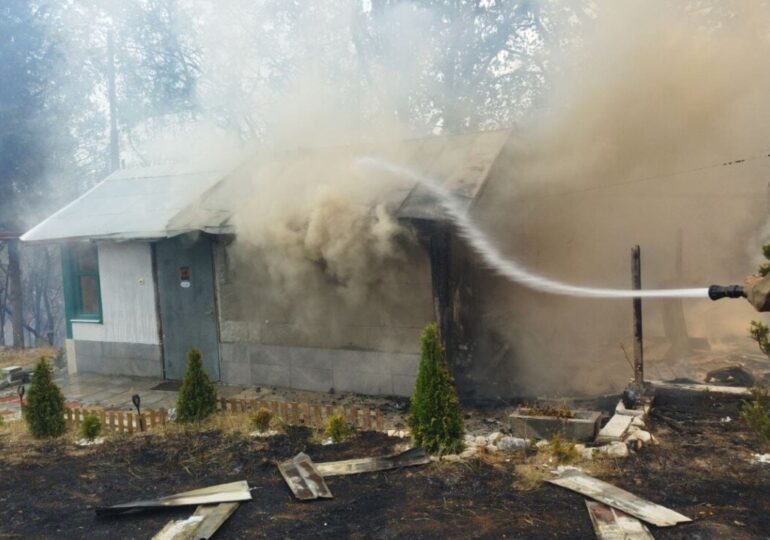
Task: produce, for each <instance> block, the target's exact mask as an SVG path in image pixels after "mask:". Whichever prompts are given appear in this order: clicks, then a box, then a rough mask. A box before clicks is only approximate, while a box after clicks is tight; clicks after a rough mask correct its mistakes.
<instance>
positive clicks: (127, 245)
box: [72, 242, 160, 344]
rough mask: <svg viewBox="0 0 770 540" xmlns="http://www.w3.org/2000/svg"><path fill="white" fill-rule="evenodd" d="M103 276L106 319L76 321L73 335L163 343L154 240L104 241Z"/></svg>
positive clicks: (100, 261)
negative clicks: (159, 325) (158, 312)
mask: <svg viewBox="0 0 770 540" xmlns="http://www.w3.org/2000/svg"><path fill="white" fill-rule="evenodd" d="M99 280H100V285H101V292H102V315H103V322H102V323H101V324H98V323H90V322H73V323H72V337H73V339H75V340H83V341H108V342H113V343H149V344H159V343H160V341H159V339H158V320H157V316H156V311H155V285H154V282H153V279H152V252H151V249H150V244H149V243H146V242H122V243H100V244H99Z"/></svg>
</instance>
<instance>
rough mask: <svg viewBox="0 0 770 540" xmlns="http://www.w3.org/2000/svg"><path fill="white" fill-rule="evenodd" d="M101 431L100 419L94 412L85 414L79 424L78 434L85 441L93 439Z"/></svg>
mask: <svg viewBox="0 0 770 540" xmlns="http://www.w3.org/2000/svg"><path fill="white" fill-rule="evenodd" d="M101 433H102V421H101V420H99V417H98V416H96V415H95V414H87V415H86V417H85V418H83V423H82V424H81V425H80V434H81V435H82V436H83V438H84V439H86V440H87V441H93V440H94V439H96V438H97V437H98V436H99V435H100V434H101Z"/></svg>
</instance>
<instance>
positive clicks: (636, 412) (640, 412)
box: [615, 401, 646, 417]
mask: <svg viewBox="0 0 770 540" xmlns="http://www.w3.org/2000/svg"><path fill="white" fill-rule="evenodd" d="M615 413H616V414H623V415H626V416H636V417H643V416H644V415H645V414H646V412H645V411H644V409H641V408H640V409H626V406H625V405H623V402H622V401H618V404H617V406H616V407H615Z"/></svg>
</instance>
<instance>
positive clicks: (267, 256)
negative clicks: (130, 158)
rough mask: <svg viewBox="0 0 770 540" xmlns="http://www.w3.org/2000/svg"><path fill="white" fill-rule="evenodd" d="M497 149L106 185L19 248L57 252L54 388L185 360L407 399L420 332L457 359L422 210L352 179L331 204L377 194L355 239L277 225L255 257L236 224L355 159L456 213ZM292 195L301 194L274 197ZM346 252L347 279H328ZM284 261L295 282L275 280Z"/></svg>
mask: <svg viewBox="0 0 770 540" xmlns="http://www.w3.org/2000/svg"><path fill="white" fill-rule="evenodd" d="M507 138H508V132H507V131H492V132H484V133H475V134H467V135H459V136H452V137H432V138H426V139H414V140H407V141H400V142H397V143H382V144H368V145H359V146H345V147H327V148H310V149H301V150H292V151H283V152H275V153H271V154H267V153H260V154H258V155H255V156H252V157H251V158H250V159H248V160H245V161H244V162H243V163H241V164H239V165H238V166H236V167H234V168H233V169H232V170H230V171H222V170H201V169H200V168H192V167H184V166H180V165H161V166H153V167H146V168H136V169H122V170H118V171H116V172H114V173H113V174H111V175H110V176H108V177H107V178H106V179H104V180H103V181H102V182H101V183H99V184H98V185H96V186H95V187H94V188H92V189H91V190H90V191H88V192H86V193H85V194H84V195H82V196H81V197H80V198H78V199H76V200H75V201H73V202H72V203H70V204H69V205H67V206H65V207H64V208H62V209H60V210H59V211H58V212H56V213H55V214H53V215H52V216H50V217H49V218H48V219H46V220H45V221H43V222H42V223H40V224H39V225H37V226H36V227H34V228H33V229H31V230H30V231H28V232H27V233H26V234H24V235H23V237H22V240H23V241H24V242H45V243H57V244H60V245H61V248H62V265H63V276H64V290H65V303H66V313H67V341H66V349H67V359H68V368H69V370H70V371H71V372H99V373H106V374H114V375H135V376H148V377H163V378H165V379H171V380H175V379H180V378H181V377H182V374H183V372H184V369H185V358H186V352H187V350H188V349H190V348H191V347H197V348H198V349H200V350H201V351H202V354H203V359H204V364H205V367H206V370H207V371H208V373H209V375H210V376H211V377H212V379H213V380H217V381H221V382H223V383H229V384H250V385H275V386H283V387H291V388H297V389H308V390H320V391H328V390H329V389H331V388H334V389H336V390H339V391H354V392H361V393H369V394H385V395H402V396H406V395H409V394H410V393H411V391H412V387H413V382H414V378H415V375H416V370H417V363H418V359H419V335H420V332H421V329H422V328H423V327H424V325H425V324H426V323H427V322H429V321H431V320H438V321H439V323H440V326H441V329H442V336H443V339H444V341H445V344H446V347H447V351H448V352H449V355H450V361H451V359H452V358H453V357H454V356H456V354H457V355H459V354H461V353H462V351H464V350H467V348H468V346H467V344H466V343H465V341H466V340H467V339H468V338H467V332H468V327H467V325H466V324H465V317H466V313H467V312H466V306H465V301H466V298H465V296H467V292H468V290H469V287H468V286H467V284H464V283H463V281H462V280H463V276H465V275H466V272H464V271H459V269H461V268H462V267H463V266H468V265H473V264H474V263H473V260H472V259H473V258H472V257H469V256H468V251H467V248H465V247H464V244H463V242H462V241H460V240H458V239H457V238H456V236H455V234H453V228H452V225H451V223H450V222H449V220H447V219H446V216H445V215H444V213H443V211H442V209H441V207H440V205H439V204H438V203H437V202H436V201H435V200H434V199H433V198H432V197H431V196H430V194H429V193H428V192H427V191H426V190H425V189H424V188H423V187H422V186H420V185H419V184H418V183H416V182H414V181H410V180H408V179H406V180H405V179H393V178H390V179H388V180H387V181H385V180H383V179H375V178H372V177H373V176H376V173H374V172H372V171H365V170H358V171H357V172H355V174H354V176H355V181H354V182H350V183H349V185H348V186H347V187H346V189H348V190H349V191H356V190H358V191H361V190H362V188H361V186H362V182H372V185H376V186H377V188H376V189H369V188H368V187H366V188H365V189H363V191H366V192H367V193H368V194H371V193H374V194H375V195H374V196H373V198H372V197H369V198H368V199H362V200H365V201H366V204H368V205H369V207H370V208H372V209H374V210H372V211H371V212H369V213H368V214H367V216H370V214H376V215H375V217H374V218H371V217H366V219H369V220H370V222H371V223H370V224H371V227H370V228H369V229H367V230H366V231H363V229H361V230H359V229H357V228H356V227H358V225H357V223H358V222H356V221H355V220H350V221H348V222H345V221H342V222H341V223H342V226H340V225H339V222H338V223H337V228H336V229H335V228H328V227H327V228H322V227H316V226H315V225H314V224H313V223H311V224H310V226H309V227H308V226H307V224H305V225H303V224H302V223H298V222H297V220H296V219H289V220H287V222H286V223H285V224H283V225H282V227H281V228H280V231H279V232H280V234H281V235H283V236H281V238H284V237H289V238H290V239H292V242H288V243H286V244H277V245H272V246H265V245H264V242H262V241H261V238H262V236H261V235H264V234H272V235H273V236H274V237H275V236H276V235H277V233H276V230H275V228H273V229H271V230H269V231H268V230H266V228H265V225H264V223H262V222H259V223H258V225H259V226H253V227H251V228H250V223H252V221H253V219H255V218H258V217H260V216H264V215H269V214H270V213H271V212H272V211H274V210H275V208H276V207H279V206H281V205H283V206H285V207H286V208H291V207H292V204H293V203H294V202H295V201H292V200H291V199H292V198H291V197H289V200H286V197H284V200H282V201H277V200H273V199H272V197H274V193H275V190H274V189H273V188H274V187H275V186H285V187H286V186H288V187H286V189H284V194H285V193H287V192H288V193H289V194H290V195H292V190H296V193H295V195H296V198H297V199H299V198H300V192H301V191H302V190H303V187H304V188H305V189H306V188H307V186H308V185H309V184H314V182H315V180H314V179H313V178H315V176H318V175H327V176H328V175H334V176H335V177H339V176H345V175H348V174H350V173H349V171H350V170H351V169H352V168H353V169H354V168H355V167H356V161H357V160H358V159H360V157H361V156H367V155H371V156H379V157H382V158H384V159H391V160H393V162H397V163H401V164H405V165H407V166H410V167H414V168H415V169H417V170H420V171H422V172H424V173H425V174H429V175H431V176H432V177H434V178H436V179H438V180H440V181H441V182H442V185H443V187H444V188H445V189H446V190H448V191H449V192H451V193H452V194H453V195H454V197H455V198H456V200H457V201H458V203H459V204H461V205H462V206H463V208H465V209H466V210H470V208H471V206H472V205H473V204H474V201H475V200H476V199H477V198H478V196H479V194H480V193H481V192H482V190H484V188H485V183H486V181H487V178H488V177H489V176H490V175H491V172H492V170H493V169H494V167H495V164H496V160H497V159H498V156H499V154H500V152H501V150H502V148H503V146H504V144H505V141H506V140H507ZM301 177H311V180H310V182H309V183H308V182H305V183H304V184H303V183H298V184H296V185H295V184H293V183H292V182H294V181H295V180H296V179H297V178H301ZM324 200H325V201H327V202H328V201H331V202H332V203H334V204H331V205H327V207H326V209H325V210H324V211H323V212H327V214H324V215H326V216H329V217H330V218H332V219H334V218H339V217H340V216H341V215H342V216H344V215H345V213H346V206H345V205H344V204H342V203H341V202H340V200H339V199H335V197H333V196H330V197H327V198H326V199H324ZM244 201H257V202H258V203H259V204H257V205H256V206H248V204H247V205H246V206H245V207H244V205H243V203H244ZM297 204H299V203H297ZM310 209H311V211H310V213H311V214H319V213H322V211H321V210H320V209H318V208H315V207H312V205H311V208H310ZM367 223H369V222H367ZM303 227H305V228H304V229H302V228H303ZM300 229H301V230H300ZM362 231H363V232H362ZM300 233H301V234H300ZM349 233H352V234H349ZM298 234H299V235H300V236H301V238H300V239H299V241H296V240H297V238H296V237H297V235H298ZM345 234H349V236H350V237H351V238H350V239H345V240H344V241H343V237H344V236H345ZM311 244H312V245H311ZM309 245H311V246H310V247H311V248H312V249H310V248H309V247H308V246H309ZM383 246H386V247H383ZM284 248H285V249H284ZM298 250H300V252H298ZM354 250H359V251H361V250H363V251H362V252H363V253H364V254H365V255H363V256H362V259H361V260H362V261H363V262H364V264H362V263H361V261H356V262H355V263H347V262H346V263H345V264H342V263H341V262H340V261H341V260H342V257H344V256H346V254H347V252H348V251H351V252H352V251H354ZM292 257H294V259H296V260H297V261H298V262H297V265H296V266H294V267H291V268H285V267H281V264H284V263H285V261H286V260H292V259H291V258H292ZM297 268H301V269H302V271H299V270H297ZM290 279H295V280H297V281H299V283H301V284H303V287H292V285H291V284H290V283H289V280H290ZM311 297H312V298H311Z"/></svg>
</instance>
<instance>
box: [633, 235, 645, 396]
mask: <svg viewBox="0 0 770 540" xmlns="http://www.w3.org/2000/svg"><path fill="white" fill-rule="evenodd" d="M631 288H632V289H634V290H636V291H638V290H641V288H642V254H641V249H640V248H639V246H634V247H633V248H631ZM633 306H634V382H635V383H636V384H637V385H639V386H640V387H641V386H642V384H644V346H643V342H642V299H641V298H639V297H636V298H634V299H633Z"/></svg>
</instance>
